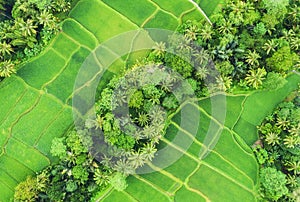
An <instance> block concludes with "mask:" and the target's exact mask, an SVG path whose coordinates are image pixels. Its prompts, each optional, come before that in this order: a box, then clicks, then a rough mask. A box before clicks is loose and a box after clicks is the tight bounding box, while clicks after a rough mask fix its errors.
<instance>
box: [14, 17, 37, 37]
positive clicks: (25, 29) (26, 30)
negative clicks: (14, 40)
mask: <svg viewBox="0 0 300 202" xmlns="http://www.w3.org/2000/svg"><path fill="white" fill-rule="evenodd" d="M16 23H17V26H18V28H19V30H20V31H21V33H22V35H23V36H24V37H28V36H35V35H36V33H37V31H36V28H37V26H36V25H35V23H34V21H33V20H31V19H27V21H26V22H25V21H24V20H23V19H16Z"/></svg>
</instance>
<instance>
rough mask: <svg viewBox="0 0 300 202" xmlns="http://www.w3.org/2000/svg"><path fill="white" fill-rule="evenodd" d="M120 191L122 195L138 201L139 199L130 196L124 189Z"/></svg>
mask: <svg viewBox="0 0 300 202" xmlns="http://www.w3.org/2000/svg"><path fill="white" fill-rule="evenodd" d="M121 193H123V194H124V195H126V196H128V197H129V198H130V199H131V200H132V201H136V202H139V200H137V199H136V198H135V197H134V196H132V195H131V194H130V193H128V192H127V191H126V189H125V190H123V191H121Z"/></svg>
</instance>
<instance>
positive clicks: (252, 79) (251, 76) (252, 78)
mask: <svg viewBox="0 0 300 202" xmlns="http://www.w3.org/2000/svg"><path fill="white" fill-rule="evenodd" d="M266 74H267V72H266V70H265V69H264V68H258V69H251V70H249V72H248V74H247V75H246V78H245V80H246V82H247V84H249V85H250V86H252V87H253V88H255V89H258V87H259V86H261V85H262V82H263V80H264V79H265V76H266Z"/></svg>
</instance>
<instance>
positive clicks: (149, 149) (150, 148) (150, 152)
mask: <svg viewBox="0 0 300 202" xmlns="http://www.w3.org/2000/svg"><path fill="white" fill-rule="evenodd" d="M156 151H157V149H156V148H155V145H154V144H152V143H146V144H145V145H144V146H143V148H142V153H143V154H144V155H145V159H146V160H148V161H151V160H152V159H153V158H154V154H155V152H156Z"/></svg>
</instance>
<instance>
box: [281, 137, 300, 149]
mask: <svg viewBox="0 0 300 202" xmlns="http://www.w3.org/2000/svg"><path fill="white" fill-rule="evenodd" d="M298 142H299V141H298ZM283 144H284V145H285V146H286V147H287V148H294V147H295V146H296V144H297V137H296V136H294V135H287V136H286V137H285V138H284V139H283Z"/></svg>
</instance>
